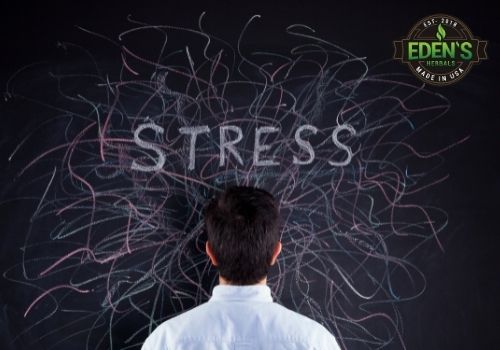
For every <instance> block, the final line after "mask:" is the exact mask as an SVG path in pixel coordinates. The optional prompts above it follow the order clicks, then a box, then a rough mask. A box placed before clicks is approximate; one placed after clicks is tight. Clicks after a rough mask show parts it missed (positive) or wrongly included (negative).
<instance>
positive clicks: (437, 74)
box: [394, 14, 488, 86]
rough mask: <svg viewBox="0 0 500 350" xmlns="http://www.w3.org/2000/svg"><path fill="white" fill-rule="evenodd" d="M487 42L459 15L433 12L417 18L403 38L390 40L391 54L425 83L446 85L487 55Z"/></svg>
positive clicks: (455, 80) (461, 77)
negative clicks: (475, 33)
mask: <svg viewBox="0 0 500 350" xmlns="http://www.w3.org/2000/svg"><path fill="white" fill-rule="evenodd" d="M487 43H488V42H487V41H486V40H479V39H478V38H474V36H473V35H472V32H471V31H470V29H469V28H468V27H467V26H466V25H465V24H464V23H463V22H462V21H460V20H459V19H457V18H455V17H453V16H449V15H444V14H435V15H431V16H427V17H425V18H423V19H421V20H420V21H418V22H417V24H415V25H414V26H413V28H412V29H411V30H410V32H409V33H408V36H407V37H406V38H405V39H403V40H396V41H394V58H395V59H398V60H401V62H403V63H406V64H408V66H409V67H410V70H411V71H412V72H413V74H415V75H416V76H417V77H418V78H419V79H420V80H422V81H424V82H426V83H428V84H432V85H438V86H443V85H450V84H454V83H456V82H458V81H459V80H461V79H463V77H464V76H465V75H466V74H467V73H468V72H469V71H470V69H471V67H472V66H473V65H474V64H476V63H479V62H480V60H484V59H487V58H488V57H487V54H486V45H487Z"/></svg>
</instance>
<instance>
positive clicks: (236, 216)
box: [203, 186, 280, 285]
mask: <svg viewBox="0 0 500 350" xmlns="http://www.w3.org/2000/svg"><path fill="white" fill-rule="evenodd" d="M203 215H204V220H205V229H206V232H207V237H208V242H209V244H210V246H211V248H212V251H213V254H214V255H215V258H216V260H217V269H218V271H219V274H220V275H221V276H222V277H224V278H225V279H227V280H228V281H229V283H231V284H237V285H249V284H255V283H258V282H259V281H260V280H261V279H263V278H264V277H266V276H267V273H268V271H269V267H270V262H271V259H272V254H273V251H274V248H275V247H276V244H277V243H278V241H279V240H280V215H279V208H278V204H277V203H276V200H275V199H274V197H273V196H272V195H271V194H270V193H269V192H267V191H265V190H263V189H259V188H255V187H247V186H231V187H228V188H227V189H226V190H225V191H224V192H223V193H221V194H220V195H219V196H218V197H216V198H214V199H212V200H210V201H209V202H208V204H207V205H206V206H205V208H204V209H203Z"/></svg>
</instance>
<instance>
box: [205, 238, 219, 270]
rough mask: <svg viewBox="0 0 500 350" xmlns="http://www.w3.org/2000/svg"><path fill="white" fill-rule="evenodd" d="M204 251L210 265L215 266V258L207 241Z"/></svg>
mask: <svg viewBox="0 0 500 350" xmlns="http://www.w3.org/2000/svg"><path fill="white" fill-rule="evenodd" d="M205 251H206V252H207V255H208V257H209V258H210V261H211V262H212V265H214V266H217V260H216V259H215V255H214V253H213V251H212V247H211V246H210V244H209V243H208V241H207V243H205Z"/></svg>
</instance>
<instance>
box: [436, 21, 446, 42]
mask: <svg viewBox="0 0 500 350" xmlns="http://www.w3.org/2000/svg"><path fill="white" fill-rule="evenodd" d="M445 36H446V30H444V28H443V26H442V25H441V24H439V25H438V30H437V32H436V38H438V40H439V41H442V40H443V39H444V37H445Z"/></svg>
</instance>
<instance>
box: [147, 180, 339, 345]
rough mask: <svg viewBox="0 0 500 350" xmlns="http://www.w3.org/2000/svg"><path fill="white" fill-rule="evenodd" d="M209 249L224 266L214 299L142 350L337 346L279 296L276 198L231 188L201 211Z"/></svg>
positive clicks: (165, 326)
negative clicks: (274, 279)
mask: <svg viewBox="0 0 500 350" xmlns="http://www.w3.org/2000/svg"><path fill="white" fill-rule="evenodd" d="M203 214H204V221H205V228H206V231H207V236H208V240H207V243H206V245H205V249H206V252H207V255H208V257H209V258H210V261H211V262H212V264H213V265H214V266H215V267H216V268H217V270H218V272H219V284H218V285H217V286H215V287H214V288H213V291H212V295H211V298H210V299H209V300H208V301H207V302H206V303H203V304H201V305H199V306H197V307H195V308H192V309H191V310H188V311H186V312H184V313H182V314H180V315H178V316H176V317H173V318H171V319H169V320H167V321H165V322H163V323H162V324H160V325H159V326H158V327H157V328H156V329H155V330H154V331H153V333H151V335H150V336H149V337H148V338H147V339H146V341H145V343H144V344H143V346H142V350H160V349H162V350H229V349H231V350H236V349H245V350H254V349H255V350H257V349H265V350H267V349H269V350H291V349H293V350H339V349H340V347H339V346H338V344H337V342H336V340H335V338H334V336H333V335H332V334H331V333H330V332H329V331H328V330H327V329H326V328H325V327H324V326H323V325H321V324H320V323H318V322H316V321H314V320H312V319H310V318H308V317H306V316H303V315H301V314H299V313H297V312H295V311H292V310H290V309H288V308H286V307H284V306H282V305H280V304H277V303H276V302H274V301H273V298H272V296H271V289H270V288H269V286H267V284H266V283H267V274H268V270H269V267H270V266H272V265H274V264H275V263H276V259H277V257H278V255H279V253H280V251H281V241H280V215H279V209H278V204H277V203H276V201H275V199H274V198H273V196H272V195H271V194H270V193H268V192H267V191H265V190H262V189H257V188H253V187H245V186H233V187H229V188H228V189H226V190H225V191H224V192H223V193H222V194H221V195H220V196H219V197H217V198H215V199H213V200H211V201H209V203H208V205H206V206H205V208H204V210H203Z"/></svg>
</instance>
